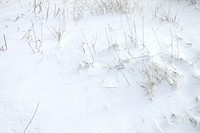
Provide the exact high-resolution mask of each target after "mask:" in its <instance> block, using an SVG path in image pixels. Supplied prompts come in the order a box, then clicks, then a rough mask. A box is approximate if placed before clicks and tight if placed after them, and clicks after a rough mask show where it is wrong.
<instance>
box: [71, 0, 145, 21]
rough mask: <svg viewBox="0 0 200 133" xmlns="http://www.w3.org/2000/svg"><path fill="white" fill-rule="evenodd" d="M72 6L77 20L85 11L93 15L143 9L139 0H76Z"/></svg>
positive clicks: (131, 11)
mask: <svg viewBox="0 0 200 133" xmlns="http://www.w3.org/2000/svg"><path fill="white" fill-rule="evenodd" d="M72 7H73V9H72V10H73V11H72V16H73V18H74V20H75V21H78V20H80V19H81V18H83V17H84V14H85V13H90V14H92V15H104V14H131V13H133V12H134V11H136V10H141V9H142V8H141V3H140V2H139V0H84V1H83V0H75V1H74V2H73V3H72Z"/></svg>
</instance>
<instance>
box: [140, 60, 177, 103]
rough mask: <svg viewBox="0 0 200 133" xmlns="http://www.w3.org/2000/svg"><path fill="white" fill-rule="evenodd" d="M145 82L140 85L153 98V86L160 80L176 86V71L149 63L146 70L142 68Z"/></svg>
mask: <svg viewBox="0 0 200 133" xmlns="http://www.w3.org/2000/svg"><path fill="white" fill-rule="evenodd" d="M143 73H144V75H145V82H144V83H143V85H141V86H142V87H143V88H145V89H146V91H147V94H148V95H150V99H151V100H153V97H154V95H153V88H154V87H155V86H157V85H159V84H160V83H161V82H162V81H167V82H168V84H169V85H170V86H172V87H175V88H176V87H177V80H178V77H179V74H178V72H176V71H175V70H173V69H170V68H168V67H163V66H161V65H159V64H157V63H153V62H152V63H150V64H149V65H148V66H147V68H146V70H143Z"/></svg>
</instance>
